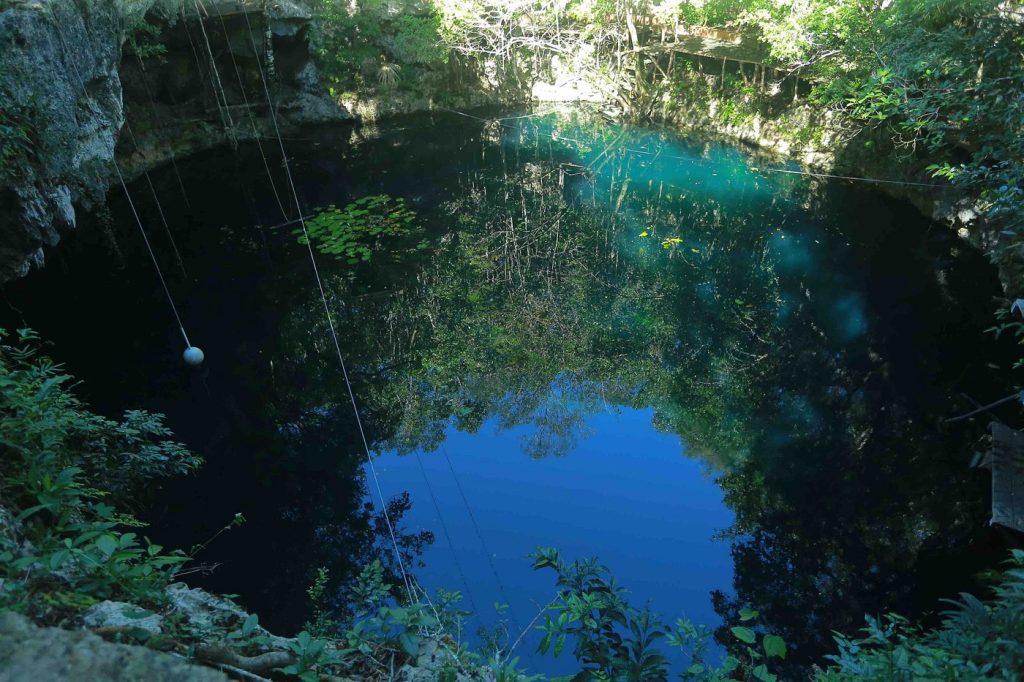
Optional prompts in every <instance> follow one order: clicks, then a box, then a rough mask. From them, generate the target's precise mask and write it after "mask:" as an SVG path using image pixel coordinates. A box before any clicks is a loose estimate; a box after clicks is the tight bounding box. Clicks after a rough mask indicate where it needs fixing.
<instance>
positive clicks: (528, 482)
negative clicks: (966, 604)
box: [4, 114, 1006, 671]
mask: <svg viewBox="0 0 1024 682" xmlns="http://www.w3.org/2000/svg"><path fill="white" fill-rule="evenodd" d="M286 145H287V146H288V151H289V153H290V154H291V161H292V170H293V173H294V176H295V178H296V182H297V190H298V193H299V196H300V200H301V202H302V204H303V207H304V212H305V213H308V214H316V213H318V212H319V211H322V210H324V209H325V208H326V207H328V206H330V205H334V206H337V207H343V206H345V205H346V204H347V203H348V202H350V201H354V200H356V199H358V198H360V197H365V196H368V195H380V194H386V195H388V196H390V197H393V198H396V199H397V198H402V199H403V200H404V201H405V202H406V204H407V206H408V207H409V208H410V209H411V210H412V211H413V212H414V213H415V220H414V221H413V222H412V223H410V230H409V231H408V232H407V233H404V234H402V235H399V236H396V237H394V238H389V239H385V240H382V241H380V242H379V243H376V244H374V245H373V248H372V249H371V250H370V251H371V253H370V254H369V258H368V260H365V261H364V260H362V259H361V257H360V258H356V259H355V260H356V261H357V262H355V263H349V262H348V258H347V257H345V258H341V259H334V258H331V257H329V256H325V255H323V254H320V255H319V256H318V263H319V266H320V271H321V274H322V276H323V279H324V284H325V288H326V291H327V297H328V301H329V305H330V307H331V309H332V311H333V313H334V314H335V316H336V319H337V322H338V334H339V342H340V345H341V348H342V350H343V352H344V353H345V355H346V359H347V361H348V363H349V368H350V371H351V373H352V377H353V385H354V390H355V394H356V396H357V400H358V402H359V404H360V410H361V414H362V416H363V419H364V423H365V426H366V430H367V435H368V438H369V441H370V446H371V449H372V451H373V454H374V457H375V458H376V467H377V469H378V472H379V474H380V482H381V486H382V489H383V491H384V493H385V495H386V496H387V497H388V498H391V499H392V511H393V512H394V513H395V514H396V515H397V516H399V517H400V524H399V525H400V540H401V543H402V547H403V550H404V551H405V553H406V555H407V558H408V560H409V561H410V564H412V565H414V566H415V568H414V571H415V573H416V574H417V575H418V577H419V579H420V581H421V583H422V584H423V585H424V586H425V587H426V588H429V589H431V590H433V589H434V588H436V587H442V586H443V587H445V588H447V589H450V590H460V591H462V592H464V593H465V601H464V602H463V605H464V606H470V602H472V603H473V604H475V605H476V607H477V610H478V611H479V614H480V615H479V616H478V617H477V618H475V619H473V620H471V621H470V623H469V624H468V627H469V628H470V629H474V628H475V627H476V625H477V624H478V623H481V622H482V623H484V624H489V625H494V624H495V623H498V622H499V621H500V620H502V619H504V620H507V621H509V624H510V627H511V625H512V624H513V623H514V624H516V625H520V626H521V625H524V624H525V622H527V621H529V619H530V618H532V616H533V614H534V613H535V612H536V610H537V605H540V604H543V603H544V602H545V601H546V600H547V598H549V597H550V594H551V588H552V584H553V583H552V580H551V576H550V575H546V574H543V573H541V574H538V573H533V572H532V571H531V570H530V568H529V560H528V559H527V558H526V556H525V555H526V554H528V553H529V552H530V551H532V549H533V548H534V547H536V546H538V545H548V546H555V547H558V548H559V549H561V551H562V552H563V553H564V555H565V556H566V557H567V558H580V557H586V556H592V555H596V556H599V557H601V559H602V560H603V562H604V563H605V564H607V565H608V566H609V567H610V568H611V569H612V570H613V571H614V572H615V574H616V575H617V576H618V577H619V579H620V580H621V582H623V583H624V584H626V585H627V586H628V587H630V589H631V590H632V592H633V596H634V598H635V601H636V602H637V603H641V604H642V603H644V602H646V601H648V600H649V601H651V602H652V604H653V605H654V606H655V608H657V609H658V610H660V611H662V612H663V613H664V615H665V617H666V618H667V619H669V620H674V619H675V618H676V617H677V616H679V615H680V614H681V613H685V614H686V615H687V616H689V617H691V618H693V619H694V620H695V621H700V622H705V623H707V624H709V625H712V626H722V625H726V626H727V625H728V624H730V623H732V622H733V621H734V620H735V619H736V617H737V615H736V611H737V608H738V606H739V605H741V604H748V605H750V606H753V607H754V608H757V609H759V610H760V611H761V612H762V614H763V618H764V621H765V625H766V626H767V627H769V628H771V629H773V630H775V631H777V632H780V633H781V634H783V636H784V637H785V638H786V640H787V641H788V642H790V644H791V650H792V652H793V655H792V660H794V661H796V662H798V663H799V662H801V661H808V660H811V659H813V658H814V657H816V656H819V655H821V654H822V653H823V652H825V651H827V650H828V649H829V647H830V632H831V630H832V629H836V628H840V629H844V628H845V629H850V628H853V627H856V626H858V625H859V623H860V621H861V618H862V616H863V614H864V613H866V612H878V611H881V610H885V609H899V610H902V611H905V612H908V613H921V612H922V611H925V610H930V609H934V608H935V604H936V601H935V600H936V599H937V598H939V597H942V596H950V595H953V594H955V593H956V592H957V591H958V590H960V589H965V588H969V587H971V586H972V584H973V583H972V579H971V576H972V575H973V573H974V572H975V571H977V570H979V569H981V568H984V567H987V566H991V565H992V563H993V561H994V560H995V559H994V558H993V557H999V556H1000V555H999V553H998V551H997V546H996V545H997V544H998V543H993V541H992V538H991V537H990V536H989V535H987V534H986V533H985V532H984V530H983V524H984V522H985V521H986V519H987V512H986V497H985V495H986V492H985V486H986V483H987V481H986V478H985V474H984V473H979V472H976V471H971V470H969V469H968V467H967V463H968V461H969V460H970V457H971V455H972V453H973V451H974V449H975V447H976V446H977V443H978V439H979V437H980V435H981V431H980V425H978V424H974V423H971V422H961V423H956V424H945V423H944V422H943V420H944V419H945V418H947V417H949V416H952V415H954V414H956V413H957V412H960V411H965V410H966V409H969V405H968V404H967V403H966V402H965V400H964V398H962V397H961V394H966V395H969V396H971V397H973V398H976V399H978V400H980V401H981V402H987V399H990V398H994V397H999V396H1001V395H1004V394H1005V390H1003V388H1004V387H1003V386H1002V385H1001V381H1000V379H999V377H1000V374H999V369H998V364H999V362H1000V358H1002V357H1005V350H1006V349H1005V348H1003V347H1000V346H997V345H996V344H995V343H994V342H993V341H992V340H991V339H990V338H989V337H987V336H986V335H984V334H983V330H984V329H985V328H986V327H987V326H989V325H990V321H991V310H992V297H993V296H994V295H996V294H997V293H998V284H997V281H996V278H995V275H994V273H993V271H992V270H991V269H990V268H989V266H988V264H987V263H986V262H985V260H984V258H983V257H982V256H981V255H980V254H978V253H976V252H974V251H973V250H972V249H970V248H969V247H968V246H966V245H965V244H964V243H963V242H961V241H959V240H957V239H956V238H955V237H954V236H952V235H950V234H948V233H947V231H946V230H944V229H942V228H940V227H938V226H935V225H932V224H929V223H928V222H927V221H925V220H924V219H923V218H922V217H921V216H920V215H919V214H918V213H917V212H916V211H915V210H914V209H912V208H911V207H910V206H908V205H906V204H903V203H900V202H898V201H895V200H892V199H888V198H885V197H883V196H881V195H879V194H877V193H875V192H873V191H871V190H870V189H865V188H861V187H851V186H847V185H841V184H835V183H830V182H821V181H819V180H814V179H808V178H803V177H799V176H791V175H782V174H775V173H771V172H769V171H768V169H769V168H772V167H776V166H777V164H773V163H772V162H771V161H770V160H768V159H763V158H758V157H756V156H754V155H753V154H752V153H751V152H750V151H748V150H743V149H740V148H736V147H731V146H728V145H723V144H720V143H716V142H713V141H707V140H699V139H692V138H684V137H681V136H678V135H675V134H671V133H668V132H665V131H660V130H652V129H645V128H638V127H623V126H616V125H611V124H607V123H603V122H601V121H593V120H590V119H588V118H586V117H584V116H575V115H546V116H533V117H517V118H506V119H501V120H497V119H488V120H483V119H482V118H475V117H468V116H459V115H454V114H438V115H432V116H423V117H413V118H409V119H406V120H403V121H401V122H400V123H398V124H394V125H390V126H385V127H381V128H362V129H353V128H351V127H348V126H339V127H330V128H323V129H315V130H309V131H304V132H303V133H302V134H301V136H299V137H292V138H289V139H288V140H286ZM267 152H268V155H269V152H270V150H269V149H268V150H267ZM268 161H269V164H270V166H271V168H272V171H273V173H274V177H275V185H276V189H277V190H278V191H279V193H281V194H282V196H283V197H284V199H285V200H287V195H285V194H284V192H285V187H286V185H285V184H284V178H283V174H282V172H281V167H280V159H279V158H277V157H274V156H273V155H270V157H269V159H268ZM179 168H180V172H181V175H182V177H183V180H184V185H185V190H186V192H187V198H188V202H189V204H188V205H186V203H185V201H184V198H183V197H182V194H181V191H180V190H179V189H178V185H177V180H176V178H175V176H174V173H173V172H172V170H171V169H169V168H168V169H161V170H157V171H155V172H153V174H152V179H153V181H154V184H155V187H156V190H157V193H158V196H160V197H161V200H162V204H163V209H164V212H165V214H166V215H167V219H168V223H169V225H170V227H171V229H172V231H173V233H174V236H175V238H176V241H177V246H178V247H179V250H180V251H181V253H182V263H181V264H179V263H177V262H176V259H175V257H174V255H173V250H172V249H171V245H170V242H169V241H168V239H167V237H166V235H165V234H164V233H163V230H162V227H160V223H159V220H158V214H157V211H156V208H155V206H154V205H153V203H152V200H151V197H149V196H148V194H147V193H148V186H147V185H145V183H143V182H136V183H135V184H133V185H132V187H131V191H132V192H133V196H135V198H136V201H137V203H138V204H139V206H140V209H141V211H142V213H143V217H144V219H145V222H146V224H147V226H148V228H149V230H150V233H151V235H152V239H153V242H154V244H155V245H156V247H157V249H158V252H159V253H158V256H159V259H160V262H161V265H162V267H163V269H164V272H165V273H166V274H167V276H168V279H169V282H170V286H171V289H172V291H173V292H174V295H175V297H176V300H177V301H178V304H179V306H180V307H181V309H182V313H183V318H184V320H185V324H186V327H187V328H188V331H189V334H190V336H191V338H192V340H193V342H194V343H196V344H197V345H199V346H201V347H202V348H203V349H204V351H205V352H206V354H207V358H208V360H207V363H206V365H205V366H204V367H203V369H202V370H201V371H198V372H193V371H189V370H187V369H186V368H184V367H183V366H182V363H181V362H180V353H181V350H182V348H181V341H180V336H179V332H178V330H177V328H176V326H175V324H174V323H173V318H172V317H171V315H170V313H169V309H168V307H167V304H166V302H165V301H164V300H163V298H162V292H161V290H160V289H159V285H158V283H157V280H156V279H155V276H154V273H153V270H152V266H151V264H150V263H148V261H147V256H146V255H145V252H144V251H143V250H142V247H141V243H140V239H139V237H138V233H137V230H136V228H135V227H134V226H133V224H132V223H131V221H130V218H129V215H130V214H128V213H127V212H126V206H125V204H124V201H123V198H122V197H120V196H119V195H118V194H117V193H116V192H115V193H112V195H111V198H110V205H111V210H110V215H109V218H108V219H106V220H101V219H100V217H98V216H96V217H94V218H93V219H92V220H91V221H87V224H86V225H84V226H83V228H82V229H81V231H80V233H79V234H77V235H74V236H73V237H72V238H70V239H68V240H67V243H66V244H65V245H62V247H61V250H59V251H58V252H56V253H55V254H54V255H53V256H51V263H50V265H49V266H48V267H47V268H46V269H45V270H44V271H42V272H38V273H35V274H33V275H31V276H30V277H28V278H26V279H25V280H23V281H19V282H16V283H13V284H11V285H8V286H7V287H6V289H5V295H6V299H7V305H6V306H4V308H5V311H4V319H5V321H6V324H8V326H11V325H16V324H27V325H31V326H33V327H34V328H36V329H37V330H39V331H40V332H41V333H42V334H43V336H44V337H45V338H47V339H49V340H51V341H53V342H54V343H55V347H54V349H53V354H54V355H55V357H57V358H58V359H60V360H63V361H65V362H67V364H68V366H69V368H70V370H71V371H72V372H73V373H74V374H76V375H77V376H79V377H81V378H82V379H83V380H84V384H83V385H82V387H81V391H82V393H83V395H84V396H85V397H86V398H87V399H89V400H90V401H91V402H92V403H93V404H94V405H95V406H96V407H97V408H98V409H100V410H103V411H105V412H109V413H116V412H118V411H120V410H123V409H125V408H127V407H136V406H141V407H145V408H147V409H151V410H156V411H162V412H165V413H166V414H167V415H168V422H169V424H170V426H171V427H172V428H173V429H174V430H175V432H176V433H177V434H179V437H180V438H181V439H182V440H183V441H184V442H186V443H187V444H188V445H190V446H191V447H193V448H194V449H195V450H196V451H198V452H200V453H202V454H203V455H204V456H205V457H206V460H207V462H206V465H205V466H204V468H203V470H202V471H201V472H200V473H199V474H198V475H197V476H195V477H194V478H192V479H190V480H186V481H175V482H168V483H167V484H166V486H165V487H164V489H163V490H162V491H161V492H160V493H159V494H158V495H157V497H156V499H155V500H154V501H153V504H152V505H151V506H150V507H148V508H146V509H142V510H139V511H140V513H141V515H142V516H144V517H145V518H147V519H149V520H151V521H152V523H153V527H152V528H151V529H150V530H151V533H152V534H153V535H154V536H157V537H159V538H160V539H161V540H162V541H164V542H165V543H166V544H177V545H179V546H186V547H187V546H189V545H191V544H193V543H194V542H197V541H200V540H203V539H205V538H206V537H209V536H210V535H212V534H213V533H215V532H216V530H217V529H218V528H220V527H221V526H223V525H224V524H225V523H226V522H227V521H228V520H230V518H231V517H232V515H233V514H234V513H235V512H242V513H244V515H245V516H246V518H247V519H248V522H247V523H246V525H245V526H243V527H242V528H240V529H236V530H233V531H231V532H230V533H227V534H225V535H223V536H221V537H220V538H218V539H217V541H216V542H215V543H214V544H212V545H211V546H210V548H209V549H208V550H207V552H206V553H205V554H204V557H205V561H206V562H208V563H209V564H210V565H216V570H214V571H212V572H211V573H210V574H209V575H202V576H197V577H196V579H195V582H196V583H197V584H201V585H204V586H207V587H210V588H213V589H217V590H220V591H224V592H230V593H237V594H239V595H240V596H239V599H240V601H241V602H243V603H244V604H245V605H246V606H248V607H250V608H253V609H255V610H257V611H259V613H260V615H261V622H264V623H267V624H268V625H269V626H271V627H272V628H277V629H279V630H281V631H291V630H294V629H296V628H298V627H300V626H301V624H302V622H303V620H304V619H305V618H307V617H308V616H309V611H308V603H307V600H306V597H305V589H306V587H307V586H308V585H309V583H310V581H311V580H312V577H313V575H314V574H315V571H316V569H317V568H318V567H321V566H323V567H327V568H328V569H329V570H330V572H331V575H332V578H333V580H334V582H333V583H332V585H333V586H334V587H336V588H338V590H339V593H340V592H343V588H344V587H345V586H346V585H348V584H350V581H351V579H352V577H353V575H354V574H355V572H357V571H358V569H359V567H360V566H362V565H365V563H366V562H368V561H370V560H372V559H373V558H375V557H382V558H383V559H384V560H385V561H388V560H389V552H388V551H387V550H388V543H389V542H390V540H389V539H388V537H387V534H386V531H385V529H384V526H383V524H382V522H381V519H380V516H379V505H378V504H377V500H376V498H375V494H371V493H372V492H373V488H372V485H370V486H368V484H367V478H366V471H365V453H364V452H363V451H362V445H361V441H360V439H359V436H358V432H357V431H356V428H355V422H354V419H353V415H352V411H351V406H350V404H349V402H348V395H347V392H346V390H345V386H344V382H343V380H342V376H341V373H340V372H339V369H338V363H337V358H336V357H335V354H334V347H333V345H332V343H331V342H330V337H329V332H328V328H327V325H326V322H325V319H324V315H323V308H322V303H321V301H320V298H319V293H318V289H317V286H316V282H315V280H314V279H313V275H312V271H311V269H310V264H309V259H308V253H307V252H306V250H305V247H304V246H302V245H301V244H299V243H298V242H297V239H296V236H295V235H294V234H293V229H294V226H285V227H274V226H275V225H278V224H280V223H283V222H285V221H286V220H288V219H291V218H292V217H293V216H291V215H282V213H281V210H280V209H279V208H278V206H277V203H276V201H275V199H274V195H273V191H272V188H271V186H270V184H269V182H268V181H267V178H266V175H265V173H264V167H263V162H262V159H261V156H260V153H259V150H258V149H256V148H255V146H254V145H243V146H241V147H240V148H239V149H238V150H237V151H233V150H230V149H217V150H213V151H210V152H208V153H205V154H201V155H199V156H197V157H194V158H193V159H190V160H188V161H185V162H180V163H179ZM494 602H505V603H508V604H509V605H510V608H509V610H508V611H507V612H506V614H505V615H504V616H502V617H499V616H497V615H496V614H495V613H494V608H493V603H494ZM338 605H339V606H344V604H343V603H342V602H340V601H339V603H338ZM722 632H723V633H724V632H725V629H724V628H723V630H722ZM524 653H528V652H524ZM529 662H530V664H531V666H532V667H534V668H535V669H538V670H545V671H566V670H571V665H570V664H569V663H567V662H564V661H563V662H561V663H557V662H555V663H552V662H550V661H546V660H540V659H536V658H534V657H530V658H529Z"/></svg>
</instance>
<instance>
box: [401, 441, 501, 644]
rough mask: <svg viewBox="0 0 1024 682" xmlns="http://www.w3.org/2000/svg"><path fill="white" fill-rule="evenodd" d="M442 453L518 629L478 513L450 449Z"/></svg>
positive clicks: (499, 590)
mask: <svg viewBox="0 0 1024 682" xmlns="http://www.w3.org/2000/svg"><path fill="white" fill-rule="evenodd" d="M441 453H442V454H443V455H444V459H445V461H446V462H448V469H449V470H451V472H452V478H454V479H455V486H456V487H457V488H458V489H459V495H460V496H461V497H462V503H463V504H464V505H465V506H466V513H467V514H469V519H470V521H472V522H473V530H475V531H476V537H477V539H479V540H480V546H481V547H482V548H483V552H484V556H486V557H487V563H488V564H489V565H490V567H491V574H492V575H493V576H494V581H495V582H496V583H497V584H498V592H500V593H501V599H502V601H503V602H504V603H505V604H507V605H508V614H509V616H510V617H511V618H512V625H513V627H514V628H515V629H516V630H518V629H519V619H518V618H517V617H516V610H515V608H514V607H513V606H512V601H511V600H510V599H509V598H508V595H506V594H505V585H504V584H502V582H501V578H500V577H499V576H498V569H497V568H496V567H495V565H494V558H493V556H492V554H491V550H490V548H488V546H487V541H486V540H484V535H483V533H481V532H480V524H478V523H477V522H476V515H475V514H474V513H473V508H472V507H470V506H469V500H468V499H467V498H466V493H465V491H464V490H463V489H462V483H460V482H459V477H458V476H457V475H456V474H455V467H453V466H452V460H451V458H449V457H448V451H447V450H446V449H444V448H442V449H441ZM417 456H418V455H417Z"/></svg>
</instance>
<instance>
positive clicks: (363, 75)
mask: <svg viewBox="0 0 1024 682" xmlns="http://www.w3.org/2000/svg"><path fill="white" fill-rule="evenodd" d="M315 12H316V14H315V21H314V24H313V34H312V37H311V42H312V45H313V50H314V54H315V55H316V57H317V61H318V66H319V67H320V72H321V74H322V75H323V76H324V77H325V78H326V80H327V81H328V83H329V84H330V86H331V87H332V88H334V89H336V90H339V91H347V90H372V89H373V86H374V85H379V86H381V87H393V86H395V85H396V84H398V83H399V80H400V79H399V76H400V74H401V73H402V69H403V67H406V66H409V67H412V66H415V67H418V68H419V69H422V70H426V71H427V72H429V71H430V70H432V69H436V68H438V67H440V66H441V65H443V64H444V63H445V62H447V60H448V55H447V51H446V50H445V49H444V48H443V47H442V46H441V44H440V42H441V41H440V34H439V31H440V18H439V17H438V15H437V14H436V13H435V12H428V13H426V14H423V15H421V14H418V13H412V12H409V11H402V12H398V13H392V11H391V9H390V7H389V5H388V3H387V2H384V1H383V0H361V1H360V2H358V3H348V2H343V1H342V0H318V2H317V3H316V9H315ZM418 76H419V77H420V78H422V77H423V74H422V73H419V74H418ZM408 85H409V87H413V86H414V85H415V83H412V82H410V83H409V84H408Z"/></svg>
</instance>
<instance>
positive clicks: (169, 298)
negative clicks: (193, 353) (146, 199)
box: [113, 161, 192, 348]
mask: <svg viewBox="0 0 1024 682" xmlns="http://www.w3.org/2000/svg"><path fill="white" fill-rule="evenodd" d="M113 164H114V170H115V171H116V172H117V180H118V182H120V183H121V189H123V190H124V196H125V197H126V198H127V199H128V205H129V206H130V207H131V209H132V215H133V216H135V224H136V225H138V226H139V232H140V233H141V234H142V240H143V241H144V242H145V243H146V250H147V251H149V257H150V259H152V261H153V267H155V268H156V275H157V277H159V278H160V285H161V286H162V287H163V288H164V293H165V294H166V295H167V302H168V303H170V304H171V310H172V311H173V312H174V319H176V320H177V321H178V328H179V329H181V335H182V336H183V337H184V338H185V346H187V347H188V348H191V347H192V344H191V342H189V340H188V334H187V333H185V325H184V323H183V322H182V321H181V315H179V314H178V307H177V306H176V305H174V298H173V297H172V296H171V290H170V289H169V288H168V287H167V281H166V280H165V279H164V273H163V272H162V271H161V270H160V263H159V262H158V261H157V259H156V254H155V253H154V252H153V246H152V244H150V243H149V237H148V236H146V228H144V227H143V226H142V220H141V219H140V218H139V212H138V211H136V210H135V202H134V201H132V195H131V193H130V192H129V191H128V185H126V184H125V182H124V176H122V175H121V169H120V168H119V167H118V165H117V161H114V162H113Z"/></svg>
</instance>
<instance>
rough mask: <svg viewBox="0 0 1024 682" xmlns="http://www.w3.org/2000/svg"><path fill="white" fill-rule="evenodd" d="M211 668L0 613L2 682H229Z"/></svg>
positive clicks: (88, 633)
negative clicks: (141, 681)
mask: <svg viewBox="0 0 1024 682" xmlns="http://www.w3.org/2000/svg"><path fill="white" fill-rule="evenodd" d="M228 679H229V678H228V677H227V676H225V675H224V674H223V673H221V672H220V671H217V670H214V669H212V668H204V667H202V666H196V665H191V664H190V663H188V662H187V661H186V660H185V659H183V658H181V657H179V656H173V655H171V654H165V653H161V652H159V651H153V650H152V649H146V648H145V647H140V646H130V645H127V644H115V643H112V642H107V641H106V640H104V639H102V638H101V637H99V636H97V635H95V634H93V633H91V632H88V631H85V630H61V629H59V628H40V627H36V626H35V625H33V624H32V623H31V622H30V621H29V620H28V619H27V618H25V617H24V616H20V615H18V614H15V613H11V612H7V613H0V682H24V681H25V680H46V682H82V681H83V680H96V681H97V682H100V681H102V682H136V681H137V680H146V681H147V682H227V680H228Z"/></svg>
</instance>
